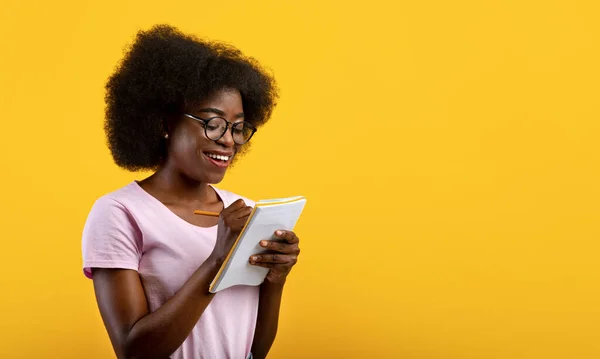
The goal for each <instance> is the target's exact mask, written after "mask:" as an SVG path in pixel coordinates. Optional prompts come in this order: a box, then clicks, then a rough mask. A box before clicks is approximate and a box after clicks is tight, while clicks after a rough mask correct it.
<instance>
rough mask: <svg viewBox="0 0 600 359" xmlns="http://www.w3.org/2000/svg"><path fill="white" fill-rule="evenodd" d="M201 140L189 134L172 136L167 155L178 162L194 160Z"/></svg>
mask: <svg viewBox="0 0 600 359" xmlns="http://www.w3.org/2000/svg"><path fill="white" fill-rule="evenodd" d="M200 147H201V139H200V138H198V137H197V136H193V135H191V134H185V133H180V134H178V135H176V136H173V139H172V142H171V146H170V148H169V150H170V153H169V155H170V156H172V157H175V158H177V159H178V160H184V161H185V160H188V159H191V158H195V157H196V156H197V153H198V152H199V151H200Z"/></svg>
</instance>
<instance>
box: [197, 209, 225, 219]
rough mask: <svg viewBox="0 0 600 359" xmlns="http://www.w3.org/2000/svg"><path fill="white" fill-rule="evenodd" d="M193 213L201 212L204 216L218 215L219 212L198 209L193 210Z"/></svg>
mask: <svg viewBox="0 0 600 359" xmlns="http://www.w3.org/2000/svg"><path fill="white" fill-rule="evenodd" d="M194 214H203V215H205V216H212V217H219V216H220V213H217V212H209V211H201V210H199V209H197V210H195V211H194Z"/></svg>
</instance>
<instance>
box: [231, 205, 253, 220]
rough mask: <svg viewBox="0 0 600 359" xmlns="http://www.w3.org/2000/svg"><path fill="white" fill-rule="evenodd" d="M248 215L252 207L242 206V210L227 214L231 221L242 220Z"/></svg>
mask: <svg viewBox="0 0 600 359" xmlns="http://www.w3.org/2000/svg"><path fill="white" fill-rule="evenodd" d="M250 213H252V207H250V206H244V207H242V208H239V209H237V210H235V211H233V212H232V213H230V214H229V216H230V217H231V219H242V218H247V217H248V216H249V215H250Z"/></svg>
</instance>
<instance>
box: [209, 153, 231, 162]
mask: <svg viewBox="0 0 600 359" xmlns="http://www.w3.org/2000/svg"><path fill="white" fill-rule="evenodd" d="M206 155H207V156H208V157H210V158H214V159H215V160H221V161H229V158H230V156H221V155H215V154H214V153H207V154H206Z"/></svg>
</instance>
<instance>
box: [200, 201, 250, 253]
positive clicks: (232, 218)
mask: <svg viewBox="0 0 600 359" xmlns="http://www.w3.org/2000/svg"><path fill="white" fill-rule="evenodd" d="M250 213H252V207H250V206H246V203H245V202H244V201H243V200H242V199H241V198H240V199H238V200H237V201H235V202H233V203H232V204H231V205H229V207H227V208H225V209H224V210H223V211H221V215H220V216H219V225H218V229H217V241H216V243H215V247H214V249H213V251H212V253H211V255H210V256H211V257H213V258H215V259H216V260H217V261H219V262H220V263H221V262H223V261H224V260H225V257H227V254H228V253H229V251H230V250H231V247H232V246H233V243H234V242H235V240H236V239H237V237H238V235H239V234H240V232H241V231H242V229H243V228H244V225H246V222H247V221H248V217H249V216H250Z"/></svg>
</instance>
